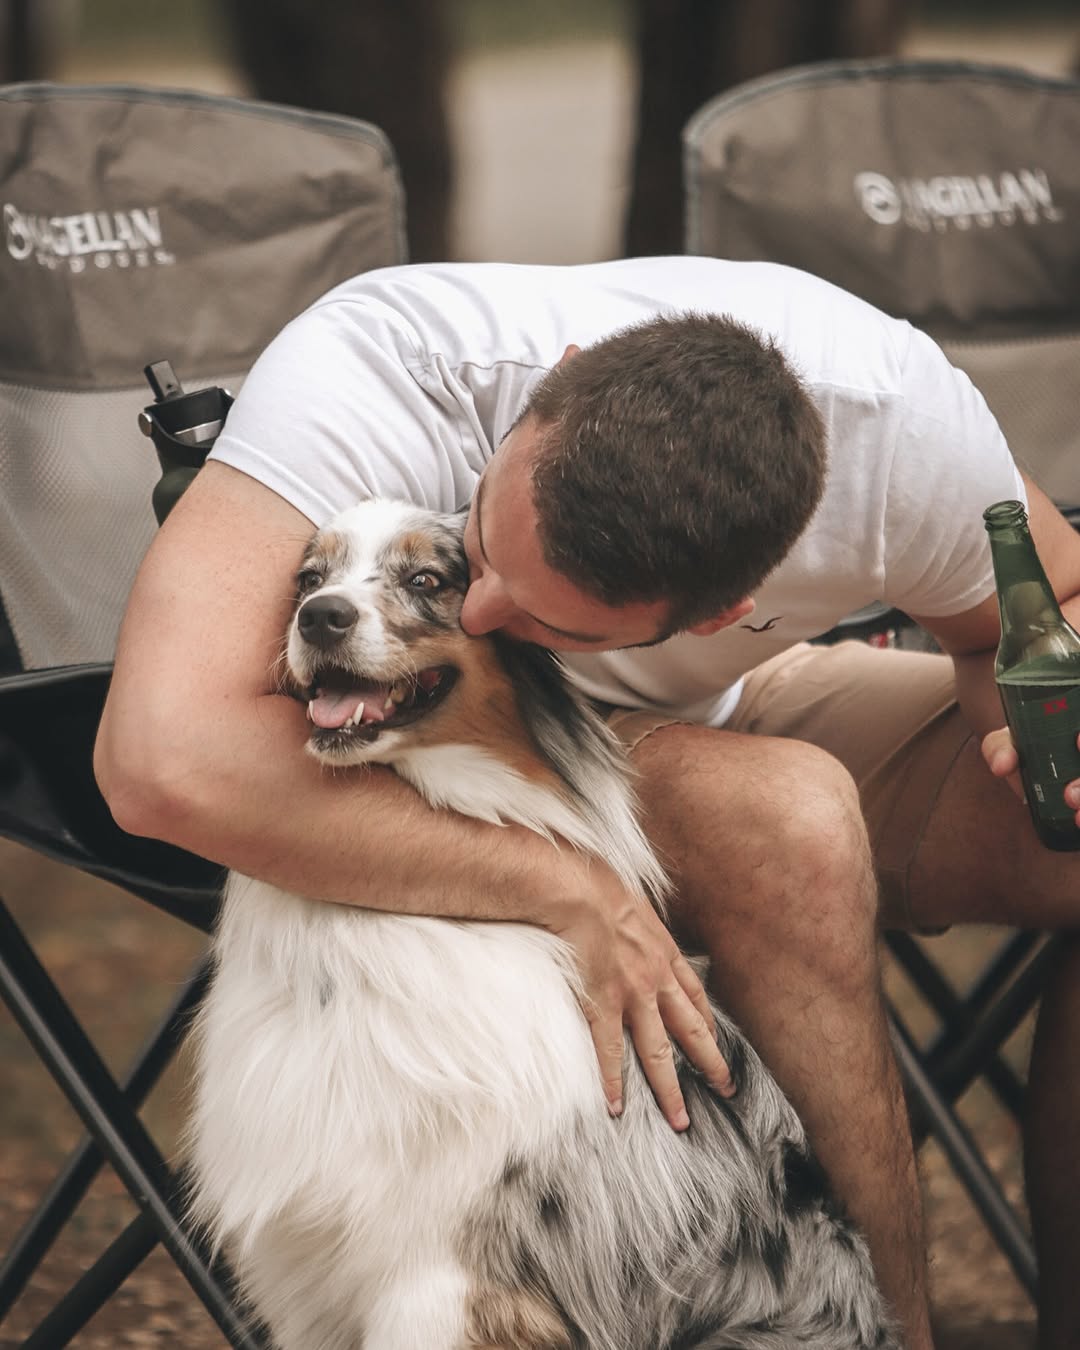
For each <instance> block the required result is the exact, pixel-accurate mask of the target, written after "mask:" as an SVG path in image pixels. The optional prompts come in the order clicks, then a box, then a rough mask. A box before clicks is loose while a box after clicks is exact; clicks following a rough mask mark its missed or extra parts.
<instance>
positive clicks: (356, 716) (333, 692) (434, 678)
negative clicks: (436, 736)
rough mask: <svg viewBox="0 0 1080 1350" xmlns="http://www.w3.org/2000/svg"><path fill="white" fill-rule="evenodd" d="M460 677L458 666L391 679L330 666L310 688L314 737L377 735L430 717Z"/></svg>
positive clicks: (329, 740)
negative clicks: (367, 677)
mask: <svg viewBox="0 0 1080 1350" xmlns="http://www.w3.org/2000/svg"><path fill="white" fill-rule="evenodd" d="M457 677H458V672H457V670H456V669H455V668H454V667H453V666H429V667H428V668H427V669H426V670H420V671H417V673H416V674H415V675H413V676H409V677H403V678H401V679H398V680H395V681H394V682H393V683H390V684H388V683H381V682H379V681H375V680H363V679H360V678H359V677H358V676H357V675H356V674H355V673H354V672H352V671H349V670H345V669H342V668H341V667H337V666H327V667H325V668H324V669H322V670H320V671H318V673H317V674H316V676H315V679H314V680H313V682H312V683H311V685H310V686H309V688H308V689H307V691H306V698H307V701H308V705H307V712H308V718H309V720H310V721H311V722H313V723H314V724H315V731H314V732H313V733H312V734H313V737H314V738H315V739H316V740H317V741H318V742H319V743H320V744H324V745H326V744H329V743H334V742H338V743H340V742H342V741H344V740H345V739H347V738H348V739H359V740H365V741H370V740H374V739H375V737H376V736H378V734H379V733H380V732H381V731H389V730H390V729H391V728H395V727H400V726H405V725H406V724H407V723H409V722H415V721H416V720H417V719H418V718H421V717H425V716H426V715H427V714H428V713H429V712H431V711H432V709H433V708H436V707H437V706H438V705H439V704H440V703H441V702H442V701H443V699H444V698H445V697H446V695H447V694H448V693H449V692H450V690H451V689H452V688H453V685H454V683H455V681H456V680H457Z"/></svg>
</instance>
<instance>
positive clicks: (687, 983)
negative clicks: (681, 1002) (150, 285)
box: [671, 952, 716, 1045]
mask: <svg viewBox="0 0 1080 1350" xmlns="http://www.w3.org/2000/svg"><path fill="white" fill-rule="evenodd" d="M671 972H672V974H673V975H674V976H675V978H676V979H677V980H678V981H679V985H680V986H681V988H682V991H683V993H684V994H685V995H686V997H687V998H688V999H689V1000H690V1002H691V1003H692V1004H693V1005H694V1007H695V1008H696V1009H697V1010H698V1012H699V1013H700V1014H701V1016H702V1017H703V1018H704V1019H705V1024H706V1026H708V1028H709V1030H710V1031H711V1032H712V1033H713V1035H715V1034H716V1019H715V1018H714V1017H713V1010H712V1008H711V1007H710V1005H709V996H708V994H707V993H706V992H705V986H704V985H703V984H702V983H701V980H700V979H699V978H698V973H697V971H696V970H695V969H694V967H693V966H692V965H691V964H690V962H689V961H688V960H687V959H686V957H685V956H683V954H682V952H677V953H676V954H675V957H674V958H673V960H672V962H671ZM679 1044H680V1045H681V1044H682V1041H680V1042H679Z"/></svg>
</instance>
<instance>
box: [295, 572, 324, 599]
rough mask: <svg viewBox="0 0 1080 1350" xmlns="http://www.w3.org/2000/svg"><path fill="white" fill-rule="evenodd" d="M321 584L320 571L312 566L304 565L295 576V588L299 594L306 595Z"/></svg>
mask: <svg viewBox="0 0 1080 1350" xmlns="http://www.w3.org/2000/svg"><path fill="white" fill-rule="evenodd" d="M321 585H322V573H321V572H316V571H315V569H314V568H313V567H305V568H304V570H303V571H302V572H301V573H299V575H298V576H297V578H296V589H297V590H298V591H299V592H300V594H301V595H308V594H309V593H310V592H311V591H314V590H316V589H317V588H318V587H319V586H321Z"/></svg>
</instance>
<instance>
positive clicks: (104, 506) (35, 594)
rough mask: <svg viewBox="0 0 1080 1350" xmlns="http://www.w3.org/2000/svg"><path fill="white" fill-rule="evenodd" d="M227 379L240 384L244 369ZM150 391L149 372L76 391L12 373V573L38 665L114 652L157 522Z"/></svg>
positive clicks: (4, 481) (6, 397) (18, 610)
mask: <svg viewBox="0 0 1080 1350" xmlns="http://www.w3.org/2000/svg"><path fill="white" fill-rule="evenodd" d="M220 382H221V383H224V384H225V385H226V386H227V387H229V388H231V389H233V390H234V392H235V390H236V388H238V387H239V384H240V377H239V376H225V377H223V379H222V381H220ZM199 383H200V382H193V383H192V384H191V387H192V388H198V387H199ZM206 383H217V381H207V382H206ZM149 401H150V391H149V388H148V387H147V386H146V385H145V384H143V385H141V387H135V386H132V387H131V388H130V389H121V390H108V391H106V392H100V393H93V392H84V391H81V392H77V393H65V392H61V391H59V390H54V389H32V388H27V387H25V386H20V385H13V384H8V383H4V382H0V577H2V578H3V596H4V606H5V608H6V610H7V615H8V620H9V622H10V624H11V628H12V631H13V633H14V635H15V640H16V643H17V644H18V647H19V650H20V653H21V655H22V661H23V665H24V667H25V668H26V669H27V670H34V669H40V668H43V667H47V666H61V665H71V664H76V663H78V662H84V661H108V660H111V659H112V656H113V652H114V650H115V646H116V636H117V632H118V630H119V626H120V619H121V616H122V613H123V607H124V603H125V601H126V599H127V596H128V593H129V592H130V590H131V585H132V582H133V581H134V578H135V571H136V569H137V568H138V565H139V562H140V561H141V559H142V556H143V554H144V553H145V552H146V549H147V548H148V547H149V544H150V541H151V539H152V538H153V537H154V533H155V531H156V529H157V522H156V521H155V519H154V514H153V510H152V508H151V504H150V494H151V492H152V490H153V487H154V484H155V482H156V481H157V479H158V476H159V469H158V463H157V458H156V456H155V454H154V449H153V446H152V445H151V443H150V441H149V440H147V439H146V437H144V436H142V435H140V433H139V431H138V428H137V425H136V418H137V416H138V413H139V409H140V408H142V407H143V406H144V404H146V403H148V402H149Z"/></svg>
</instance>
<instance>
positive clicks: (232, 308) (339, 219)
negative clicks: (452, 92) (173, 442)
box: [0, 84, 405, 669]
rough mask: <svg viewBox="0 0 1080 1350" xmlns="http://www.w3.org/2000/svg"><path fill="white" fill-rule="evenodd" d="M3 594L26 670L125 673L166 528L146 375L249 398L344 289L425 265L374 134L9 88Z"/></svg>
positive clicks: (0, 157)
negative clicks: (150, 561) (260, 359)
mask: <svg viewBox="0 0 1080 1350" xmlns="http://www.w3.org/2000/svg"><path fill="white" fill-rule="evenodd" d="M0 211H2V213H3V231H4V236H3V247H2V248H0V297H2V298H3V299H2V303H0V602H2V605H3V609H4V610H5V611H6V614H7V617H8V620H9V622H10V626H11V629H12V630H13V632H14V636H15V641H16V644H17V647H18V652H19V657H20V661H21V664H22V665H23V667H24V668H26V669H36V668H41V667H47V666H56V665H61V664H67V663H72V662H84V661H107V660H110V659H111V657H112V654H113V649H114V645H115V641H116V634H117V630H118V626H119V621H120V616H121V613H122V610H123V606H124V603H125V600H126V598H127V595H128V592H129V590H130V587H131V583H132V581H133V579H134V575H135V571H136V568H137V567H138V564H139V561H140V559H141V558H142V555H143V553H144V552H145V550H146V548H147V546H148V544H149V542H150V540H151V538H152V537H153V533H154V530H155V528H156V523H155V520H154V516H153V512H152V510H151V505H150V494H151V489H152V487H153V484H154V482H155V480H156V478H157V476H158V469H157V464H156V460H155V457H154V454H153V450H152V447H151V445H150V442H149V441H148V440H145V439H144V438H143V437H141V436H140V435H139V432H138V429H137V426H136V418H137V415H138V412H139V409H140V408H141V407H142V406H143V405H144V404H146V403H147V402H149V401H150V399H149V390H148V389H147V386H146V384H145V382H144V380H143V378H142V368H143V366H144V365H147V364H148V363H150V362H153V361H157V360H160V359H162V358H167V359H169V360H171V362H172V364H173V366H174V368H175V369H176V371H177V374H178V375H179V376H180V378H181V380H183V382H184V384H185V386H186V387H188V388H198V387H201V386H202V385H208V384H216V383H221V384H225V385H227V386H228V387H230V388H232V389H233V390H234V391H235V389H236V387H237V386H238V385H239V383H240V381H241V380H242V378H243V376H244V374H245V373H246V371H247V370H248V369H249V368H250V366H251V364H252V362H253V361H254V359H255V357H256V356H257V355H258V354H259V352H260V351H261V350H262V348H263V347H264V346H265V345H266V344H267V343H268V342H269V341H270V339H271V338H272V337H273V336H274V334H275V333H276V332H277V331H278V330H279V329H280V328H281V327H282V326H283V325H284V324H285V323H286V322H287V321H288V320H289V319H290V318H291V317H293V315H295V314H297V313H299V312H300V310H302V309H303V308H304V307H305V306H306V305H308V304H309V303H310V302H311V301H313V300H314V299H316V298H317V297H318V296H319V295H320V294H322V293H323V292H325V291H327V290H329V289H330V288H331V287H332V286H334V285H336V284H337V283H338V282H340V281H342V280H344V279H345V278H346V277H349V276H352V275H354V274H356V273H357V272H361V271H364V270H366V269H368V268H372V267H381V266H386V265H390V264H394V263H399V262H403V261H404V260H405V235H404V204H403V194H402V190H401V185H400V181H399V177H398V172H397V167H396V164H395V161H394V157H393V154H392V151H391V149H390V146H389V143H388V142H387V140H386V138H385V137H384V136H383V134H382V133H381V132H380V131H379V130H377V129H376V128H375V127H373V126H371V125H370V124H368V123H363V122H358V121H355V120H353V119H351V118H345V117H337V116H328V115H323V114H315V113H308V112H300V111H297V110H294V109H289V108H283V107H277V106H274V105H270V104H263V103H257V102H253V101H246V100H239V99H231V98H220V97H211V96H207V95H201V94H193V93H183V92H168V91H153V90H142V89H134V88H121V87H111V86H98V87H85V88H84V87H76V86H59V85H49V84H24V85H13V86H8V87H6V88H0Z"/></svg>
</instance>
